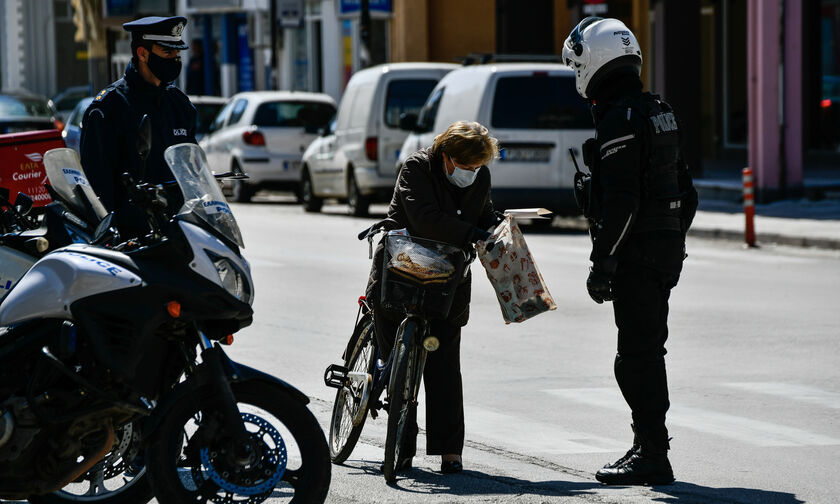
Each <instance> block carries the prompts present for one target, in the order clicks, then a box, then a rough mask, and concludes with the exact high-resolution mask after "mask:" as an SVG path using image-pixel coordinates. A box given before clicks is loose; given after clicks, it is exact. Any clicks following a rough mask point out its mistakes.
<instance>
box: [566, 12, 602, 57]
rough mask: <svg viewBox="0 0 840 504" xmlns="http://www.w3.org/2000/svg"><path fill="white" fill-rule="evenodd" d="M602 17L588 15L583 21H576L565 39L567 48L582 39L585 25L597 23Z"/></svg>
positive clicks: (572, 46) (570, 47)
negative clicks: (576, 23)
mask: <svg viewBox="0 0 840 504" xmlns="http://www.w3.org/2000/svg"><path fill="white" fill-rule="evenodd" d="M603 19H604V18H602V17H598V16H589V17H588V18H585V19H584V20H583V21H581V22H580V23H578V25H577V26H575V29H574V30H572V33H570V34H569V38H567V39H566V45H568V46H569V49H573V48H574V46H576V45H577V44H580V43H581V42H582V41H583V31H584V30H585V29H586V27H587V26H589V25H591V24H593V23H597V22H598V21H601V20H603Z"/></svg>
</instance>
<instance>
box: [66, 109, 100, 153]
mask: <svg viewBox="0 0 840 504" xmlns="http://www.w3.org/2000/svg"><path fill="white" fill-rule="evenodd" d="M92 101H93V97H92V96H87V97H85V98H82V99H81V100H80V101H79V103H77V104H76V108H74V109H73V112H71V113H70V115H69V116H68V117H67V122H66V123H64V129H63V130H61V138H63V139H64V144H65V145H67V147H70V148H71V149H73V150H75V151H76V152H79V142H80V141H81V140H82V118H84V116H85V110H87V108H88V105H90V104H91V102H92Z"/></svg>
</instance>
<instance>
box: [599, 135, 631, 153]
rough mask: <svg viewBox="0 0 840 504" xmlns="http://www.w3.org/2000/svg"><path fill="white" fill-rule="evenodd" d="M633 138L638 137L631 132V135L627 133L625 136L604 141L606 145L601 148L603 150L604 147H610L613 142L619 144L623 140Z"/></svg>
mask: <svg viewBox="0 0 840 504" xmlns="http://www.w3.org/2000/svg"><path fill="white" fill-rule="evenodd" d="M632 138H636V135H634V134H632V133H630V134H629V135H626V136H623V137H618V138H614V139H612V140H610V141H609V142H604V145H602V146H601V150H602V151H603V150H604V149H606V148H607V147H609V146H610V145H612V144H617V143H619V142H623V141H625V140H630V139H632Z"/></svg>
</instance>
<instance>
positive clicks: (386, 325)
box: [376, 316, 464, 456]
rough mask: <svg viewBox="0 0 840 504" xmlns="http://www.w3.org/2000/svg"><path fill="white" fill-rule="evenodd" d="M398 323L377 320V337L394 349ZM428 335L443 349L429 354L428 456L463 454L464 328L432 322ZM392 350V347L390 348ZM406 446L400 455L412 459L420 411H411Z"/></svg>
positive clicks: (426, 384) (426, 372)
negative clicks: (462, 343) (462, 356)
mask: <svg viewBox="0 0 840 504" xmlns="http://www.w3.org/2000/svg"><path fill="white" fill-rule="evenodd" d="M398 327H399V322H396V321H394V320H391V319H388V318H386V317H383V316H380V317H376V330H377V336H379V335H382V336H383V338H382V339H387V340H388V341H389V342H391V345H393V342H394V335H395V334H396V332H397V328H398ZM429 333H430V334H431V335H433V336H436V337H437V338H438V339H439V340H440V347H439V348H438V349H437V350H436V351H434V352H428V353H427V354H426V366H425V368H424V369H423V385H424V387H425V390H426V454H428V455H445V454H450V453H457V454H461V452H462V451H463V449H464V393H463V385H462V382H461V328H460V327H456V326H454V325H452V324H450V323H449V322H447V321H445V320H435V321H432V322H431V324H430V327H429ZM388 348H390V345H389V347H388ZM406 429H407V432H406V437H405V442H404V444H403V446H402V448H401V449H400V452H401V453H403V454H405V455H406V456H409V455H413V454H415V453H416V449H417V433H418V431H419V429H418V426H417V410H416V409H415V408H412V411H411V413H410V416H409V424H408V425H407V426H406Z"/></svg>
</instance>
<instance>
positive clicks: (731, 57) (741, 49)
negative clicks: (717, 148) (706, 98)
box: [722, 0, 747, 147]
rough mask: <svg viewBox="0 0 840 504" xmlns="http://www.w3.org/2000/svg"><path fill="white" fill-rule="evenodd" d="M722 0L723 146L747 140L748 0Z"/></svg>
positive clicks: (742, 144) (741, 145)
mask: <svg viewBox="0 0 840 504" xmlns="http://www.w3.org/2000/svg"><path fill="white" fill-rule="evenodd" d="M722 4H723V9H724V10H723V12H724V28H723V29H724V41H723V51H722V53H723V67H724V75H723V77H724V82H723V109H724V112H723V113H724V117H723V131H724V146H725V147H743V146H744V145H746V143H747V29H746V27H747V2H746V0H732V1H731V2H722Z"/></svg>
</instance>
